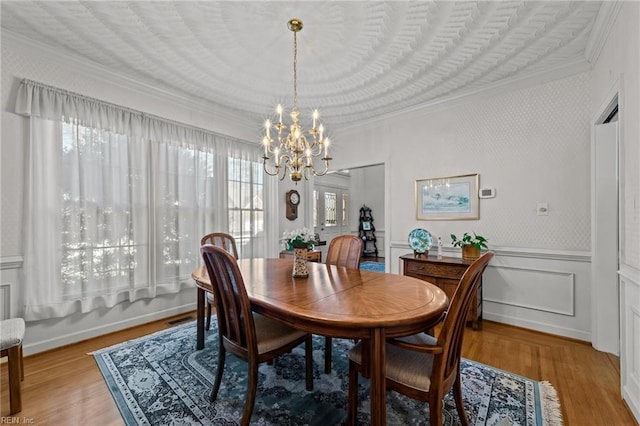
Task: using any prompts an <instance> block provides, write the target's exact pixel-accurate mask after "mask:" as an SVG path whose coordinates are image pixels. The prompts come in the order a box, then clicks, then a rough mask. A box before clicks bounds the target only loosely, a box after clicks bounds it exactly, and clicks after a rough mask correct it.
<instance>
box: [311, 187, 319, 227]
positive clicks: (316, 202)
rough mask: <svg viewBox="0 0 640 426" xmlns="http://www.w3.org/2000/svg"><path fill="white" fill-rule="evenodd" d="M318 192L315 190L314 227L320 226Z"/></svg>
mask: <svg viewBox="0 0 640 426" xmlns="http://www.w3.org/2000/svg"><path fill="white" fill-rule="evenodd" d="M318 196H319V194H318V191H317V190H316V189H314V190H313V207H312V208H313V226H314V227H316V226H319V222H320V220H319V218H318Z"/></svg>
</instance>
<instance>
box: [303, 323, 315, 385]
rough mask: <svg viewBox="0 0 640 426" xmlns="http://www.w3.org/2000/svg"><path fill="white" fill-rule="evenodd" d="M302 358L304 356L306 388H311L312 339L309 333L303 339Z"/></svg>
mask: <svg viewBox="0 0 640 426" xmlns="http://www.w3.org/2000/svg"><path fill="white" fill-rule="evenodd" d="M304 358H305V369H306V371H305V374H306V382H307V383H306V385H307V390H308V391H312V390H313V340H312V339H311V335H310V334H308V335H307V338H306V340H305V341H304Z"/></svg>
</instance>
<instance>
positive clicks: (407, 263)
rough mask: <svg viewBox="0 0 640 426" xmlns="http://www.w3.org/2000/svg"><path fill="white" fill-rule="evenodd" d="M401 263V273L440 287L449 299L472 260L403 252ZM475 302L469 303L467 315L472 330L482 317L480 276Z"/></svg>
mask: <svg viewBox="0 0 640 426" xmlns="http://www.w3.org/2000/svg"><path fill="white" fill-rule="evenodd" d="M400 259H402V264H403V274H404V275H406V276H409V277H414V278H419V279H421V280H424V281H428V282H430V283H432V284H435V285H437V286H438V287H440V288H441V289H442V290H443V291H444V292H445V293H446V294H447V296H448V297H449V299H451V298H452V297H453V294H454V293H455V291H456V289H457V288H458V283H459V282H460V278H462V274H464V272H465V271H466V270H467V268H468V267H469V265H471V264H472V263H473V261H472V260H462V259H460V258H457V257H442V258H441V259H438V258H437V257H436V256H416V255H414V254H405V255H404V256H400ZM475 299H476V303H474V304H473V305H471V309H470V311H469V317H468V318H467V320H468V321H469V322H471V326H472V327H473V329H474V330H477V329H478V323H479V321H480V320H481V319H482V277H480V285H479V286H478V291H477V292H476V295H475Z"/></svg>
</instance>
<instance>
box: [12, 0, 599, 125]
mask: <svg viewBox="0 0 640 426" xmlns="http://www.w3.org/2000/svg"><path fill="white" fill-rule="evenodd" d="M601 6H602V4H601V2H595V1H578V2H564V1H542V2H536V1H466V2H460V1H455V2H454V1H411V2H409V1H394V2H379V1H375V2H374V1H367V2H365V1H348V2H344V1H340V2H337V1H322V2H317V1H314V2H308V1H283V2H271V1H200V2H197V1H155V2H151V1H84V2H75V1H65V2H62V1H40V2H32V1H6V0H3V1H2V5H1V7H2V9H1V12H2V27H3V29H4V30H5V31H10V32H11V33H14V34H16V35H18V36H19V37H23V38H28V39H30V40H33V41H36V42H38V43H41V44H44V45H46V46H48V47H49V48H52V49H54V50H55V51H61V52H64V53H65V54H72V55H74V56H79V57H82V58H84V60H88V61H91V62H94V63H97V64H99V65H100V66H101V67H103V68H106V69H108V70H110V71H113V72H116V73H118V74H121V75H124V76H127V77H128V78H131V79H134V80H136V81H139V82H141V83H144V84H146V85H152V86H154V87H157V88H159V89H161V90H163V91H169V92H171V93H178V94H181V95H183V96H188V97H190V98H192V99H194V100H198V101H199V102H202V100H204V101H206V102H211V103H212V104H214V105H221V106H224V107H225V108H228V109H229V111H231V112H240V113H241V114H244V115H245V116H247V115H249V116H251V117H266V116H268V115H269V114H271V113H272V112H274V107H275V104H277V103H278V102H282V103H283V104H284V105H285V107H289V106H290V105H291V98H292V92H293V88H292V86H293V83H292V80H293V76H292V73H293V65H292V61H293V33H292V32H290V31H289V30H288V29H287V25H286V23H287V21H288V20H289V19H290V18H291V17H297V18H300V19H302V21H303V22H304V29H303V30H302V32H300V33H298V105H299V107H300V110H301V111H302V113H303V114H305V113H308V112H309V111H310V110H311V108H316V107H317V108H319V109H320V113H321V115H322V116H323V119H324V121H325V123H326V124H327V125H329V126H332V125H335V124H338V123H352V122H354V121H358V120H362V119H370V118H372V117H379V116H384V115H388V114H392V113H397V112H398V111H406V110H408V109H412V108H416V107H417V106H420V105H425V104H429V103H434V102H438V101H439V100H442V99H447V98H451V97H454V96H457V95H459V94H461V93H469V92H473V91H477V90H479V89H482V88H484V87H487V86H492V85H496V84H498V83H499V82H504V81H512V80H516V79H522V78H524V77H528V76H534V75H537V74H540V73H543V72H547V71H548V70H554V69H561V68H563V67H569V66H575V65H576V64H580V63H583V64H586V63H587V59H589V58H588V56H589V49H590V47H592V46H593V45H594V33H595V31H593V28H594V22H596V17H597V15H598V12H599V10H600V8H601Z"/></svg>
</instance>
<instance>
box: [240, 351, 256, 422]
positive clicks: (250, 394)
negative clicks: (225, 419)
mask: <svg viewBox="0 0 640 426" xmlns="http://www.w3.org/2000/svg"><path fill="white" fill-rule="evenodd" d="M249 364H250V365H249V366H248V371H247V373H248V375H249V378H248V380H247V396H246V397H245V400H244V410H242V419H241V421H240V424H241V425H242V426H249V421H251V415H252V413H253V406H254V405H255V402H256V391H257V389H258V365H257V364H253V363H251V362H249Z"/></svg>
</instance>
